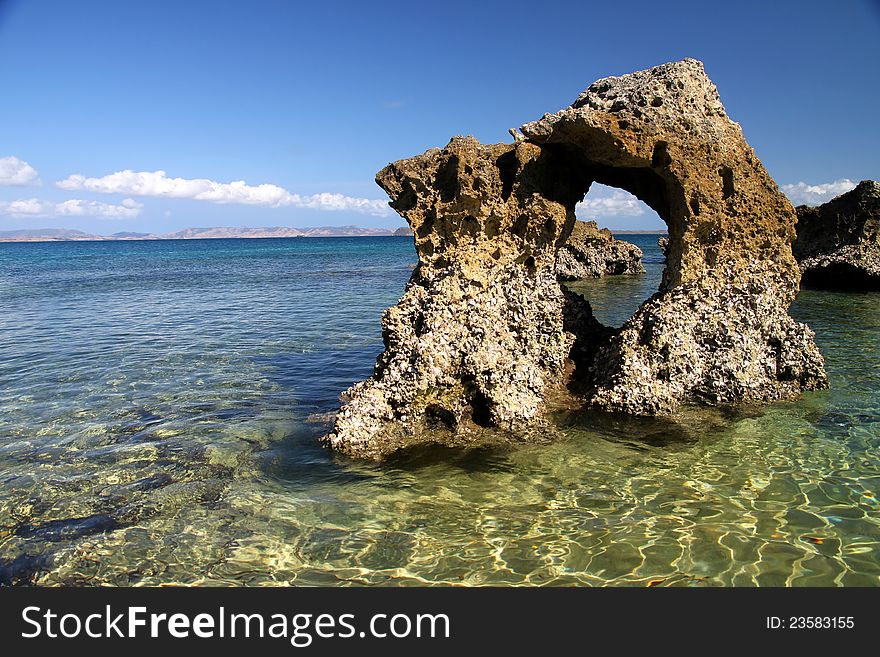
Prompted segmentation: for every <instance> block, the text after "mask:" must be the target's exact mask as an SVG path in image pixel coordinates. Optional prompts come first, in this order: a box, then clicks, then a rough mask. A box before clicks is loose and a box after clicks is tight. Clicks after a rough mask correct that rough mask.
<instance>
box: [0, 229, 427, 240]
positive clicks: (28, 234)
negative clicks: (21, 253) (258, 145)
mask: <svg viewBox="0 0 880 657" xmlns="http://www.w3.org/2000/svg"><path fill="white" fill-rule="evenodd" d="M402 231H403V232H402ZM411 234H412V233H411V232H409V229H408V228H399V229H394V228H363V227H361V226H321V227H317V228H290V227H288V226H275V227H268V228H266V227H264V228H245V227H238V228H236V227H216V228H185V229H183V230H178V231H175V232H173V233H162V234H153V233H134V232H119V233H113V234H112V235H93V234H91V233H85V232H83V231H81V230H70V229H66V228H33V229H25V230H5V231H0V242H106V241H118V240H203V239H258V238H270V237H380V236H390V235H411Z"/></svg>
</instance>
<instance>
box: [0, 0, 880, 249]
mask: <svg viewBox="0 0 880 657" xmlns="http://www.w3.org/2000/svg"><path fill="white" fill-rule="evenodd" d="M683 57H696V58H698V59H701V60H702V61H704V62H705V65H706V70H707V72H708V73H709V75H710V77H711V78H712V79H713V80H714V81H715V83H716V84H717V85H718V88H719V91H720V93H721V97H722V100H723V101H724V103H725V106H726V108H727V110H728V113H729V114H730V115H731V117H732V118H733V119H734V120H735V121H738V122H739V123H740V124H741V125H742V126H743V129H744V131H745V134H746V138H747V139H748V140H749V142H750V143H751V144H752V146H754V147H755V149H756V151H757V153H758V156H759V157H760V158H761V159H762V160H763V162H764V164H765V165H766V167H767V168H768V170H769V171H770V173H771V175H773V176H774V178H775V179H776V180H777V182H778V183H779V184H780V185H782V186H783V188H784V189H785V190H786V191H787V193H789V195H790V196H792V198H793V199H794V200H796V202H803V201H811V202H819V201H823V200H826V199H827V198H830V197H831V196H834V195H835V194H836V193H839V192H840V191H843V190H845V189H846V188H847V186H848V185H849V184H850V183H847V182H846V181H855V182H857V181H858V180H861V179H864V178H874V179H876V178H878V177H880V170H878V169H880V167H878V164H880V129H878V123H877V110H876V108H877V107H878V106H880V89H878V84H877V79H878V77H877V71H878V70H880V3H878V2H877V1H876V0H839V1H837V2H833V3H831V2H820V1H815V2H813V1H809V0H806V1H800V2H767V1H766V0H764V1H762V2H749V1H746V2H738V3H708V2H705V1H703V2H657V1H656V0H654V1H652V2H638V1H633V0H631V1H630V2H627V3H618V2H608V1H606V2H589V1H585V0H582V1H580V2H562V1H560V2H554V3H549V4H548V3H537V2H528V3H518V2H512V1H510V0H507V1H505V2H479V1H478V0H470V1H468V2H457V1H446V2H442V3H441V2H436V3H433V2H432V3H421V2H415V1H413V0H409V1H407V2H379V1H378V0H377V2H370V3H366V2H350V3H349V2H332V1H329V0H327V1H324V2H321V3H302V2H292V1H286V2H282V1H280V0H278V1H269V0H250V1H249V2H221V1H214V2H183V1H182V0H177V1H176V2H167V1H165V0H151V1H150V2H138V3H136V2H110V1H105V2H98V1H92V0H78V1H77V2H69V1H66V2H65V1H61V0H57V1H52V0H27V1H22V0H19V1H16V0H0V62H2V66H0V88H2V90H3V102H2V103H0V230H4V229H17V228H39V227H47V226H53V227H65V228H77V229H81V230H86V231H89V232H97V233H105V234H106V233H112V232H116V231H123V230H126V231H127V230H136V231H145V232H163V231H169V230H176V229H180V228H185V227H190V226H239V225H247V226H276V225H287V226H320V225H343V224H358V225H363V226H398V225H402V223H403V221H402V220H401V219H400V218H399V217H397V216H396V215H394V214H393V213H390V212H389V211H388V210H387V209H386V206H385V202H386V201H387V199H386V198H385V195H384V193H383V192H382V190H381V189H379V188H378V187H377V186H376V185H375V183H374V182H373V176H374V175H375V173H376V171H378V170H379V169H380V168H381V167H382V166H384V165H385V164H386V163H387V162H389V161H392V160H396V159H399V158H403V157H408V156H411V155H415V154H417V153H420V152H422V151H424V150H426V149H428V148H430V147H433V146H443V145H444V144H445V143H446V142H447V141H448V140H449V138H450V137H451V136H452V135H456V134H473V135H475V136H476V137H477V138H478V139H480V140H481V141H484V142H487V143H489V142H497V141H504V142H509V141H510V137H509V135H508V134H507V128H509V127H512V126H518V125H520V124H522V123H524V122H526V121H529V120H533V119H535V118H538V117H540V116H541V115H542V114H543V113H544V112H547V111H554V110H556V109H559V108H561V107H564V106H566V105H568V104H569V103H571V102H572V100H574V98H575V97H576V96H577V94H578V93H579V92H580V91H581V90H583V89H584V88H586V87H587V86H588V85H589V84H590V83H591V82H593V81H594V80H596V79H598V78H601V77H605V76H607V75H619V74H623V73H627V72H631V71H635V70H640V69H644V68H648V67H650V66H653V65H656V64H660V63H663V62H666V61H671V60H675V59H681V58H683ZM157 172H165V173H164V174H162V173H157ZM235 181H245V183H243V184H236V185H230V183H234V182H235ZM841 181H843V182H841ZM799 183H802V184H799ZM581 215H582V216H583V217H584V218H589V217H590V216H591V215H595V216H596V218H597V219H598V220H599V222H600V223H602V224H604V225H608V226H610V227H612V228H618V229H642V228H652V227H656V226H660V225H662V224H661V223H660V221H659V219H657V217H656V215H654V214H653V213H652V212H650V211H649V210H648V211H645V210H643V208H642V206H640V205H639V204H637V203H635V202H633V201H632V199H630V198H627V197H626V196H625V195H623V194H622V193H616V192H615V191H614V190H608V189H604V190H603V189H596V190H594V191H592V192H591V193H590V194H589V195H588V197H587V205H586V206H585V207H584V208H582V211H581Z"/></svg>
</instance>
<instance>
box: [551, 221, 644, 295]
mask: <svg viewBox="0 0 880 657" xmlns="http://www.w3.org/2000/svg"><path fill="white" fill-rule="evenodd" d="M642 255H643V254H642V250H641V249H640V248H639V247H637V246H636V245H635V244H630V243H629V242H624V241H623V240H616V239H614V237H613V236H612V235H611V231H610V230H608V229H607V228H599V226H598V224H597V223H596V222H595V221H581V220H580V219H578V220H577V221H575V224H574V228H573V229H572V231H571V235H569V237H568V241H566V243H565V244H563V245H562V247H561V248H560V249H559V251H558V252H557V254H556V275H557V276H558V277H559V278H560V279H561V280H563V281H571V280H577V279H580V278H599V277H601V276H605V275H609V274H641V273H643V272H644V271H645V268H644V267H643V266H642Z"/></svg>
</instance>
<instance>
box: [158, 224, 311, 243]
mask: <svg viewBox="0 0 880 657" xmlns="http://www.w3.org/2000/svg"><path fill="white" fill-rule="evenodd" d="M302 234H303V232H302V231H301V230H300V229H299V228H286V227H283V226H276V227H274V228H245V227H240V228H232V227H222V226H221V227H216V228H185V229H183V230H178V231H176V232H173V233H165V234H164V235H158V236H157V237H159V238H161V239H164V240H208V239H229V238H260V237H302Z"/></svg>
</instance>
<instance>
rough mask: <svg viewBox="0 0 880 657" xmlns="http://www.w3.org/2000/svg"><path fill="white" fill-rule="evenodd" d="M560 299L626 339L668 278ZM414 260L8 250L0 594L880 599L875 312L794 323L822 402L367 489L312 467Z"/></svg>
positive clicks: (569, 427)
mask: <svg viewBox="0 0 880 657" xmlns="http://www.w3.org/2000/svg"><path fill="white" fill-rule="evenodd" d="M655 240H656V236H650V237H648V236H636V237H634V238H633V241H636V242H637V243H639V245H640V246H642V247H643V249H644V250H645V252H646V263H647V264H646V268H647V269H648V272H647V274H645V275H642V276H630V277H617V278H609V279H602V280H599V281H587V282H585V283H583V284H580V285H579V286H577V289H578V290H579V291H581V292H582V293H584V294H585V295H586V296H588V298H590V300H591V302H592V303H593V305H594V307H595V309H596V313H597V315H598V316H599V317H600V318H601V319H603V321H606V322H607V323H609V324H619V323H621V322H622V321H623V320H624V319H625V318H626V317H627V316H629V314H630V313H631V312H632V311H633V310H634V309H635V307H636V306H637V305H638V304H639V303H640V302H641V300H642V299H644V298H645V297H647V296H648V295H649V294H651V293H652V292H653V291H654V290H655V289H656V285H657V281H658V280H659V275H660V271H661V269H662V264H661V258H660V256H659V253H658V252H657V250H656V246H655V244H654V241H655ZM413 261H414V254H413V252H412V245H411V242H409V240H406V239H396V238H377V239H364V238H362V239H354V240H344V239H343V240H340V239H336V240H334V239H324V240H321V239H315V240H312V239H308V240H303V239H300V240H296V239H294V240H253V241H249V240H219V241H216V242H214V241H194V242H155V243H149V242H141V243H137V242H133V243H121V242H117V243H104V244H101V243H94V244H27V245H0V311H2V313H0V582H2V583H7V584H10V583H11V584H22V583H38V584H48V585H61V584H77V585H94V584H113V585H132V584H136V585H156V584H169V583H176V584H199V585H215V584H236V585H276V584H297V585H315V584H347V585H370V584H384V585H424V584H472V585H479V584H535V585H572V584H586V585H605V584H614V585H634V586H646V585H649V584H650V585H660V586H666V585H697V586H718V585H744V586H753V585H794V586H802V585H822V586H832V585H868V586H875V585H878V584H880V559H878V548H880V502H878V499H877V495H878V494H880V493H878V491H880V453H878V443H880V342H878V339H877V337H878V334H880V331H878V329H880V295H878V294H839V293H829V292H810V291H804V292H802V293H801V295H800V296H799V297H798V300H797V302H796V304H795V306H794V307H793V310H792V312H793V314H794V315H795V316H796V318H797V319H798V320H800V321H804V322H807V323H808V324H810V325H811V326H812V327H813V329H814V330H815V331H816V334H817V341H818V342H819V345H820V347H821V348H822V350H823V353H824V354H825V357H826V359H827V366H828V370H829V374H830V377H831V389H830V390H829V391H825V392H818V393H809V394H807V395H805V396H804V397H803V399H801V400H799V401H797V402H794V403H783V404H776V405H772V406H769V407H764V408H746V409H739V410H738V411H736V412H728V411H711V410H706V411H698V412H693V413H690V414H686V415H685V416H684V417H683V418H682V419H681V421H680V422H677V423H669V422H662V421H656V420H644V419H641V420H640V419H634V418H618V417H609V416H604V415H601V414H583V413H572V414H567V415H564V416H560V417H559V418H558V421H559V424H560V426H561V427H562V428H563V431H564V434H565V437H564V438H563V439H561V440H558V441H556V442H554V443H552V444H550V445H541V446H526V447H519V448H515V449H513V448H511V449H500V448H493V449H477V450H471V451H455V450H449V449H440V448H434V449H426V450H422V451H419V452H417V453H411V454H408V455H405V456H402V457H400V458H397V459H395V460H393V461H392V462H390V463H386V464H382V465H374V464H362V463H354V462H350V461H346V460H343V459H339V458H337V457H334V456H333V455H331V454H329V453H327V452H326V451H324V450H323V449H321V448H320V447H318V446H317V445H316V442H315V439H316V437H317V436H318V435H320V434H321V433H322V432H323V431H324V430H325V429H326V425H325V424H324V423H323V417H324V414H325V413H327V412H328V411H331V410H332V409H333V408H334V407H335V404H336V395H338V393H339V392H340V391H341V390H342V389H344V388H345V387H346V386H347V385H348V384H350V383H351V382H353V381H355V380H358V379H360V378H363V377H365V376H367V375H368V374H369V372H370V370H371V368H372V363H373V360H374V359H375V356H376V355H377V353H378V352H379V351H380V349H381V340H380V335H381V333H380V327H379V323H378V318H379V314H380V312H381V309H382V308H384V307H386V306H388V305H390V304H393V303H394V302H395V301H396V299H397V297H398V296H399V294H400V293H401V291H402V289H403V286H404V284H405V281H406V279H407V277H408V276H409V273H410V266H411V265H412V263H413Z"/></svg>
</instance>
